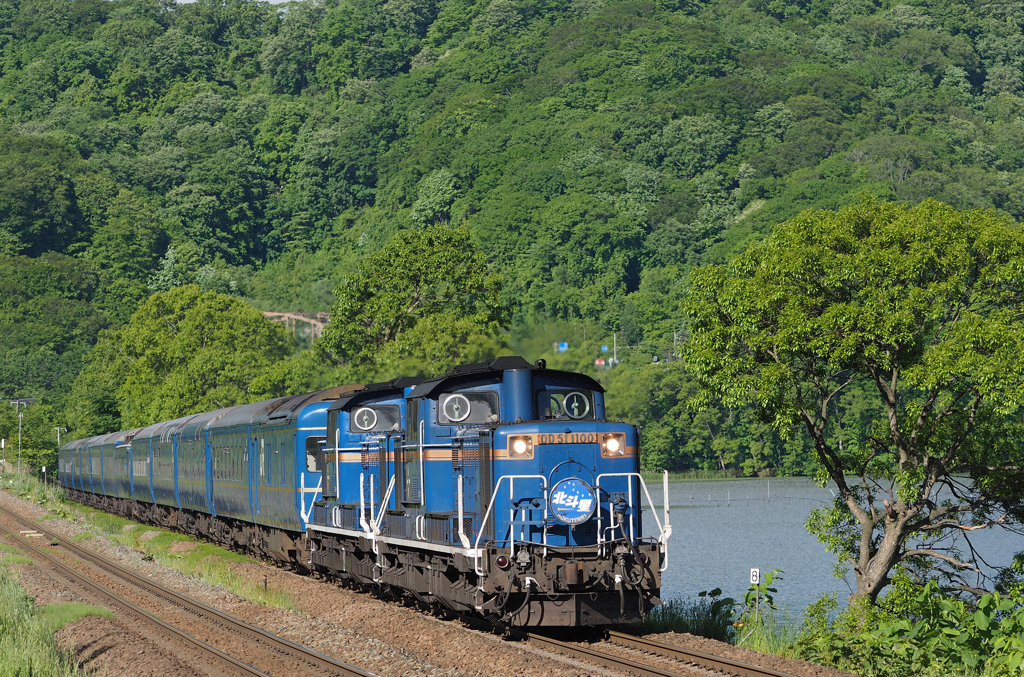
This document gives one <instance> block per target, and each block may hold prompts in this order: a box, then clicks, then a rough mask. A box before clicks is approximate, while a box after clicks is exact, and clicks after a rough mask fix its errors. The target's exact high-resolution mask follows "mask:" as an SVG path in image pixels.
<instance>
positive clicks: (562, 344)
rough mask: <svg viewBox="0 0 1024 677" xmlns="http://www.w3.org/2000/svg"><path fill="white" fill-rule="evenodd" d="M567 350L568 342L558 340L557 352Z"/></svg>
mask: <svg viewBox="0 0 1024 677" xmlns="http://www.w3.org/2000/svg"><path fill="white" fill-rule="evenodd" d="M567 350H569V344H568V343H567V342H565V341H560V342H559V343H558V352H560V353H564V352H565V351H567Z"/></svg>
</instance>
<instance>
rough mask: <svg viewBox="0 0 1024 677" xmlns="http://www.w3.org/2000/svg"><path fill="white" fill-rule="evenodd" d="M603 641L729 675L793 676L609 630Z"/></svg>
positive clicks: (744, 676) (745, 676) (740, 676)
mask: <svg viewBox="0 0 1024 677" xmlns="http://www.w3.org/2000/svg"><path fill="white" fill-rule="evenodd" d="M605 641H607V642H608V643H610V644H614V645H617V646H625V647H628V648H630V649H636V650H638V651H643V652H644V653H649V654H654V655H656V656H661V657H663V658H672V659H675V660H677V661H681V662H683V663H688V664H690V665H694V666H697V667H699V668H704V669H706V670H718V671H721V672H724V673H727V674H730V675H736V677H793V676H792V675H790V674H789V673H786V672H779V671H778V670H772V669H771V668H762V667H760V666H757V665H751V664H750V663H743V662H742V661H734V660H732V659H729V658H723V657H721V656H712V655H711V654H706V653H701V652H700V651H693V650H690V649H685V648H683V647H680V646H674V645H672V644H666V643H665V642H658V641H655V640H650V639H644V638H643V637H634V636H633V635H627V634H624V633H621V632H615V631H611V630H609V631H608V632H607V633H605Z"/></svg>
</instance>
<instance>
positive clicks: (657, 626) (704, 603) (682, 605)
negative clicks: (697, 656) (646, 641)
mask: <svg viewBox="0 0 1024 677" xmlns="http://www.w3.org/2000/svg"><path fill="white" fill-rule="evenodd" d="M721 595H722V591H721V589H719V588H715V589H714V590H712V591H710V592H707V591H705V592H701V593H700V594H699V595H698V596H697V599H695V600H688V599H687V600H684V599H673V600H669V601H668V602H666V603H665V604H664V605H662V606H659V607H655V608H654V610H652V611H651V613H650V615H648V616H647V620H646V621H645V622H644V625H645V626H646V627H648V628H650V629H651V630H654V631H655V632H688V633H690V634H691V635H699V636H700V637H707V638H708V639H717V640H718V641H720V642H731V641H732V637H733V626H732V620H733V608H734V607H735V606H736V600H734V599H732V598H731V597H722V596H721Z"/></svg>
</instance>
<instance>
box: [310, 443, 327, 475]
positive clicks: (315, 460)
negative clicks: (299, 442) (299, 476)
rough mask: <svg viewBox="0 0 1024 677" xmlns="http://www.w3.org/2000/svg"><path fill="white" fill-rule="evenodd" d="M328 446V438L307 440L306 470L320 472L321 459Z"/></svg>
mask: <svg viewBox="0 0 1024 677" xmlns="http://www.w3.org/2000/svg"><path fill="white" fill-rule="evenodd" d="M326 446H327V438H326V437H307V438H306V470H307V471H308V472H320V468H321V467H322V466H321V465H320V458H321V455H322V454H323V448H324V447H326Z"/></svg>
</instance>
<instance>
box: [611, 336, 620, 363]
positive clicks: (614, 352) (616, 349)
mask: <svg viewBox="0 0 1024 677" xmlns="http://www.w3.org/2000/svg"><path fill="white" fill-rule="evenodd" d="M612 359H613V360H615V364H618V363H619V339H618V334H617V333H616V332H612Z"/></svg>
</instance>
